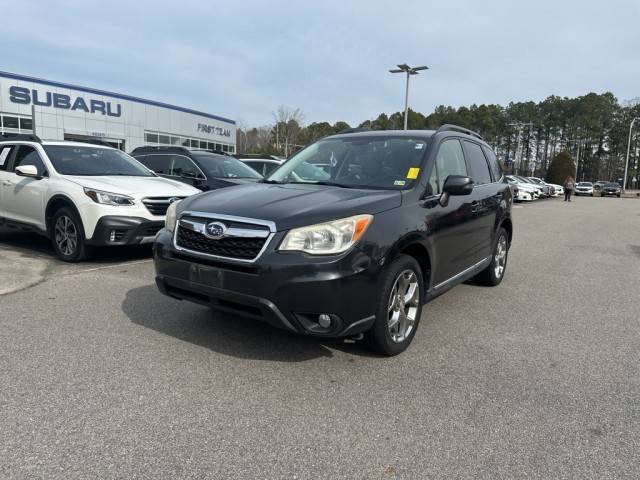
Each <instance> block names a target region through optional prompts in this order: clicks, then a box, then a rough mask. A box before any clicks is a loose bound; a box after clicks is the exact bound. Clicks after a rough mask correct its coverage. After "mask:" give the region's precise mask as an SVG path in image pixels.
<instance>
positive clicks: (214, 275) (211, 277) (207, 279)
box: [189, 263, 224, 288]
mask: <svg viewBox="0 0 640 480" xmlns="http://www.w3.org/2000/svg"><path fill="white" fill-rule="evenodd" d="M189 281H191V282H194V283H199V284H201V285H207V286H209V287H216V288H223V286H224V271H223V270H221V269H219V268H215V267H209V266H206V265H197V264H193V263H192V264H191V265H190V266H189Z"/></svg>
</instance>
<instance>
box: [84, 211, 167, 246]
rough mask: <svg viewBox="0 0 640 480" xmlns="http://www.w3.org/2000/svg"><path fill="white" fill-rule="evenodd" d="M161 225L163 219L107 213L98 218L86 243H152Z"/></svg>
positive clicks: (100, 244) (162, 224) (95, 244)
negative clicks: (91, 235)
mask: <svg viewBox="0 0 640 480" xmlns="http://www.w3.org/2000/svg"><path fill="white" fill-rule="evenodd" d="M163 227H164V220H160V221H157V220H156V221H154V220H147V219H146V218H140V217H123V216H115V215H108V216H105V217H101V218H100V219H99V220H98V223H97V224H96V227H95V229H94V231H93V237H91V238H90V239H87V242H86V243H87V244H88V245H94V246H105V245H139V244H143V243H152V242H153V240H154V239H155V236H156V234H157V233H158V232H159V231H160V230H161V229H162V228H163Z"/></svg>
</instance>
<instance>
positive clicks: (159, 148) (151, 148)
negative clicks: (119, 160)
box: [131, 145, 190, 153]
mask: <svg viewBox="0 0 640 480" xmlns="http://www.w3.org/2000/svg"><path fill="white" fill-rule="evenodd" d="M151 152H162V153H189V152H190V150H189V149H188V148H187V147H179V146H170V145H166V146H165V145H146V146H144V147H137V148H134V149H133V150H132V151H131V153H151Z"/></svg>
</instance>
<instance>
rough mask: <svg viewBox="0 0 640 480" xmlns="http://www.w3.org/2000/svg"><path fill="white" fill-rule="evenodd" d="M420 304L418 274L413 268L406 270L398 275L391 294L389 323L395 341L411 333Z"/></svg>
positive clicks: (399, 341) (401, 340)
mask: <svg viewBox="0 0 640 480" xmlns="http://www.w3.org/2000/svg"><path fill="white" fill-rule="evenodd" d="M419 305H420V288H419V283H418V276H417V275H416V274H415V272H414V271H413V270H404V271H402V272H401V273H400V274H399V275H398V276H397V277H396V280H395V282H394V283H393V288H392V289H391V294H390V296H389V307H388V320H387V325H388V329H389V335H390V336H391V339H392V340H393V341H394V342H396V343H401V342H403V341H404V340H405V339H406V338H407V337H408V336H409V335H410V334H411V332H412V331H413V328H414V326H415V323H416V317H417V314H418V306H419Z"/></svg>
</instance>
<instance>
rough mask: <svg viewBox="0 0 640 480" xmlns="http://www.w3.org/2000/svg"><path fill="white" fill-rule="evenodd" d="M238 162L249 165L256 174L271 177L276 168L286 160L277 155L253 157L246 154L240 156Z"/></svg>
mask: <svg viewBox="0 0 640 480" xmlns="http://www.w3.org/2000/svg"><path fill="white" fill-rule="evenodd" d="M237 158H238V160H240V161H241V162H243V163H245V164H246V165H249V166H250V167H251V168H253V169H254V170H255V171H256V172H258V173H259V174H260V175H262V176H263V177H266V176H268V175H270V174H271V173H272V172H273V171H274V170H275V169H276V168H278V167H279V166H280V165H282V164H283V163H284V161H285V159H284V158H280V157H277V156H275V155H252V154H244V155H238V157H237Z"/></svg>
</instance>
